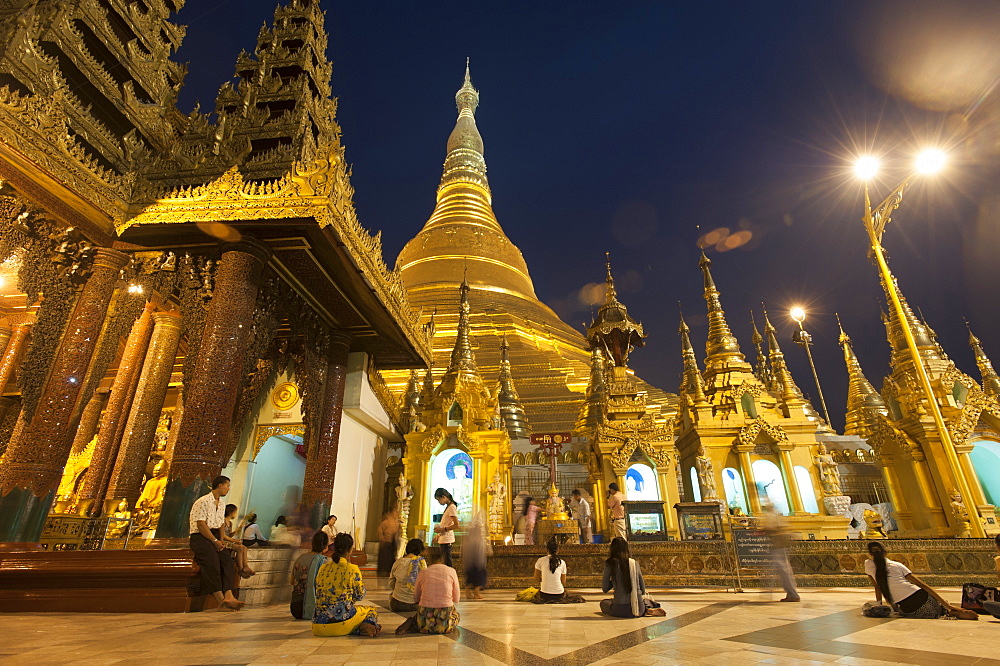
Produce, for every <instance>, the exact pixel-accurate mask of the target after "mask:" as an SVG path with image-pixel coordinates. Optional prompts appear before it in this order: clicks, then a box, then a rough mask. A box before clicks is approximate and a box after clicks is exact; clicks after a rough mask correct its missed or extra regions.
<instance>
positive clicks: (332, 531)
mask: <svg viewBox="0 0 1000 666" xmlns="http://www.w3.org/2000/svg"><path fill="white" fill-rule="evenodd" d="M320 529H321V530H323V531H324V532H326V535H327V536H328V537H330V543H333V540H334V539H336V538H337V516H335V515H333V514H332V513H331V514H330V515H329V516H327V517H326V524H325V525H323V527H321V528H320Z"/></svg>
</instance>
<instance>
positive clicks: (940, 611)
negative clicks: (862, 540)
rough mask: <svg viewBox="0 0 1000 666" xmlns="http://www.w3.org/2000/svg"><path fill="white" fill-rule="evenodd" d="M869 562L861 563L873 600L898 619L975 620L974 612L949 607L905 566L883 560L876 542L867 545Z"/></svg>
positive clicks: (976, 617) (881, 548) (884, 555)
mask: <svg viewBox="0 0 1000 666" xmlns="http://www.w3.org/2000/svg"><path fill="white" fill-rule="evenodd" d="M868 554H869V555H870V556H871V559H869V560H865V573H866V574H868V577H869V578H871V579H872V584H873V585H874V586H875V599H876V600H877V601H878V603H879V604H881V603H882V599H885V600H886V602H888V603H887V605H889V606H894V607H895V608H896V610H897V611H898V612H899V615H900V616H901V617H907V618H938V617H941V616H942V615H950V616H951V617H956V618H958V619H960V620H978V619H979V616H978V615H977V614H976V612H975V611H971V610H966V609H964V608H959V607H957V606H952V605H951V604H949V603H948V602H947V601H945V600H944V599H943V598H942V597H941V595H940V594H938V593H937V592H936V591H935V590H934V588H932V587H931V586H929V585H927V584H926V583H924V582H923V581H922V580H920V579H919V578H917V577H916V576H914V575H913V573H912V572H911V571H910V570H909V569H908V568H907V567H906V565H905V564H902V563H901V562H897V561H895V560H890V559H889V558H888V557H886V553H885V546H883V545H882V544H881V543H879V542H878V541H872V542H870V543H869V544H868Z"/></svg>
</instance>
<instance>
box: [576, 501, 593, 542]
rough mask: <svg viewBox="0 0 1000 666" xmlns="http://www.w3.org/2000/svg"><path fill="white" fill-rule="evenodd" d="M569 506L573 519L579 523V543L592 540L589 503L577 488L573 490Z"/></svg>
mask: <svg viewBox="0 0 1000 666" xmlns="http://www.w3.org/2000/svg"><path fill="white" fill-rule="evenodd" d="M570 507H571V508H572V509H573V520H575V521H576V522H578V523H580V543H591V542H593V540H594V535H593V531H592V530H591V527H590V504H589V503H588V502H587V500H585V499H583V493H581V492H580V489H579V488H577V489H574V490H573V499H572V500H570Z"/></svg>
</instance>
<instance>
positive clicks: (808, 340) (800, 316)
mask: <svg viewBox="0 0 1000 666" xmlns="http://www.w3.org/2000/svg"><path fill="white" fill-rule="evenodd" d="M788 314H790V315H791V317H792V319H794V320H795V321H796V322H797V323H798V325H799V330H797V331H795V333H794V334H793V335H792V340H794V341H795V344H797V345H799V346H800V347H803V348H804V349H805V350H806V357H807V358H808V359H809V368H810V369H811V370H812V373H813V380H814V381H815V382H816V392H817V393H818V394H819V404H820V406H821V407H822V408H823V418H824V419H826V422H827V424H829V423H830V412H829V411H828V410H827V408H826V398H824V397H823V387H822V386H820V385H819V374H818V373H817V372H816V364H815V363H813V355H812V336H811V335H809V332H808V331H807V330H806V329H805V328H804V327H803V326H802V322H803V321H805V319H806V311H805V310H804V309H803V308H801V307H794V308H792V309H791V310H789V311H788Z"/></svg>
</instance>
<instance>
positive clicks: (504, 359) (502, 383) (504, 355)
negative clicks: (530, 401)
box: [496, 334, 531, 439]
mask: <svg viewBox="0 0 1000 666" xmlns="http://www.w3.org/2000/svg"><path fill="white" fill-rule="evenodd" d="M496 396H497V402H498V403H499V405H500V417H501V418H502V419H503V428H504V430H506V431H507V434H508V435H510V438H511V439H527V438H528V436H529V435H530V434H531V426H529V425H528V417H527V416H526V415H525V413H524V407H523V406H522V405H521V398H520V397H518V395H517V389H515V388H514V376H513V374H512V373H511V369H510V343H508V342H507V335H506V334H504V336H503V338H502V339H501V341H500V375H499V377H498V378H497V392H496Z"/></svg>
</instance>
